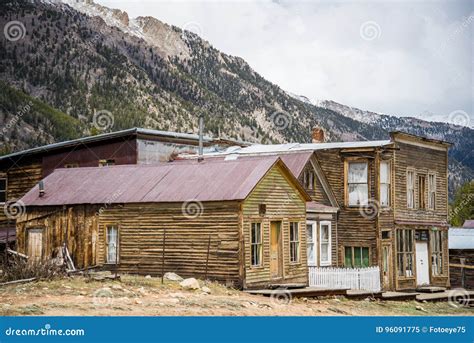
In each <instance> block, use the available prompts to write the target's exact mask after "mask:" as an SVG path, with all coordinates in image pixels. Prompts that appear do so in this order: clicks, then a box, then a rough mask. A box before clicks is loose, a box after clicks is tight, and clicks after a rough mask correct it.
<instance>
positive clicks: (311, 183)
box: [303, 169, 316, 190]
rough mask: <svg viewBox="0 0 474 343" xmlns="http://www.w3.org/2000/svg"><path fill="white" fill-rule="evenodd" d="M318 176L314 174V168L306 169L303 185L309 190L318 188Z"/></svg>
mask: <svg viewBox="0 0 474 343" xmlns="http://www.w3.org/2000/svg"><path fill="white" fill-rule="evenodd" d="M315 183H316V177H315V175H314V170H311V169H306V170H305V171H304V174H303V185H304V188H306V189H309V190H314V189H315V188H316V186H315Z"/></svg>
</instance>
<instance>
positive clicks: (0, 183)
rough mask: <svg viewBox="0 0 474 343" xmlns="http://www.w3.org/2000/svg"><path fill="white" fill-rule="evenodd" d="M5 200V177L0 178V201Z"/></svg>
mask: <svg viewBox="0 0 474 343" xmlns="http://www.w3.org/2000/svg"><path fill="white" fill-rule="evenodd" d="M6 201H7V179H6V178H1V179H0V203H2V202H6Z"/></svg>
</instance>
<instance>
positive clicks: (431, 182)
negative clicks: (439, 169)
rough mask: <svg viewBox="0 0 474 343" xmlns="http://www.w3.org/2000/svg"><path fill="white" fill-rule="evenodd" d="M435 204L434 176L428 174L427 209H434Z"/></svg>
mask: <svg viewBox="0 0 474 343" xmlns="http://www.w3.org/2000/svg"><path fill="white" fill-rule="evenodd" d="M435 204H436V176H435V174H428V208H429V209H430V210H434V209H435Z"/></svg>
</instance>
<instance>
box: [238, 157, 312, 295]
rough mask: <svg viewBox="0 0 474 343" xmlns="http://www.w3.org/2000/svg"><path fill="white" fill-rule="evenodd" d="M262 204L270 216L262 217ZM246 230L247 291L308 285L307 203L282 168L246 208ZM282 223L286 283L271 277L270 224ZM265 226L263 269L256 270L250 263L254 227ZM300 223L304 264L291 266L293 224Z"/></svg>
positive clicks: (270, 176) (269, 177) (269, 176)
mask: <svg viewBox="0 0 474 343" xmlns="http://www.w3.org/2000/svg"><path fill="white" fill-rule="evenodd" d="M259 204H265V205H266V214H265V215H263V216H260V215H259ZM242 214H243V218H242V228H243V238H244V242H245V244H244V246H245V276H246V285H245V286H246V287H247V288H255V287H262V286H265V285H268V284H277V283H303V284H307V283H308V268H307V262H306V201H305V200H304V199H302V198H301V196H300V194H299V192H298V191H297V189H296V188H295V187H294V186H293V185H291V184H290V183H289V181H288V178H287V176H285V173H284V172H283V171H282V169H281V168H280V167H279V166H276V167H274V168H273V169H271V171H270V172H269V173H268V174H267V175H266V177H265V178H264V179H263V180H262V181H261V182H260V183H259V184H258V185H257V187H256V188H255V189H254V190H253V192H252V193H251V194H250V196H249V197H248V198H247V199H246V201H245V202H244V203H243V206H242ZM271 221H282V228H281V230H282V248H283V251H282V253H283V279H282V280H272V279H271V277H270V222H271ZM252 222H261V223H262V230H263V261H262V267H252V266H251V262H250V227H251V223H252ZM290 222H298V223H299V233H300V261H299V263H295V264H290V252H289V245H290V243H289V242H290V238H289V223H290Z"/></svg>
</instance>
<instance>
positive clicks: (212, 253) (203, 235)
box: [99, 202, 239, 283]
mask: <svg viewBox="0 0 474 343" xmlns="http://www.w3.org/2000/svg"><path fill="white" fill-rule="evenodd" d="M202 205H203V207H202V208H203V211H202V213H201V215H199V216H197V217H196V218H187V217H186V216H185V215H184V214H183V210H182V204H181V203H170V204H161V203H160V204H149V205H146V204H126V205H124V206H123V207H118V206H114V207H110V208H107V209H105V210H104V211H103V212H102V213H101V214H100V216H99V230H100V231H99V241H100V244H99V261H100V262H101V263H103V264H105V263H106V256H105V252H106V246H105V242H106V237H105V230H106V227H107V226H108V225H117V226H118V228H119V255H120V256H119V266H118V270H119V271H120V272H126V273H139V274H151V275H161V273H162V266H163V245H164V250H165V252H164V272H176V273H178V274H179V275H182V276H184V277H187V276H193V277H201V278H203V277H204V276H205V272H206V261H208V263H207V264H208V271H207V277H209V278H211V279H216V280H221V281H230V282H233V283H238V282H239V254H238V253H239V244H238V242H239V215H238V213H239V212H238V211H239V204H238V203H237V202H215V203H214V202H205V203H203V204H202ZM164 233H165V239H164V242H165V244H163V237H164V236H163V234H164ZM209 238H210V244H209ZM208 249H209V258H208ZM110 267H111V268H113V266H110Z"/></svg>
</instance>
